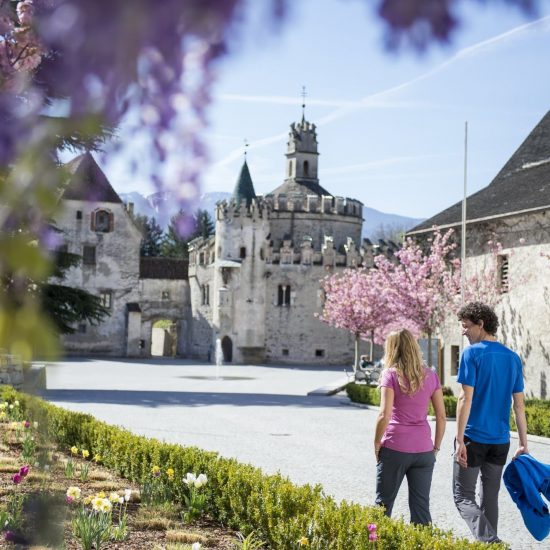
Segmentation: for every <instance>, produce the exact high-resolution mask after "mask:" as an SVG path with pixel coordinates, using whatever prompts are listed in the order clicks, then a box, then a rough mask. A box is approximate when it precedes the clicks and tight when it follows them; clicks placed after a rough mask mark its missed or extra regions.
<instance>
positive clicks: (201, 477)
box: [195, 474, 208, 489]
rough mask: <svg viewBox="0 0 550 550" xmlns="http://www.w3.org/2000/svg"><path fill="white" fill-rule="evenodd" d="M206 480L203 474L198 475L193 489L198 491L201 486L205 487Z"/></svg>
mask: <svg viewBox="0 0 550 550" xmlns="http://www.w3.org/2000/svg"><path fill="white" fill-rule="evenodd" d="M207 482H208V478H207V477H206V476H205V475H204V474H199V477H198V478H197V479H196V481H195V487H196V488H197V489H199V488H200V487H202V486H203V485H206V483H207Z"/></svg>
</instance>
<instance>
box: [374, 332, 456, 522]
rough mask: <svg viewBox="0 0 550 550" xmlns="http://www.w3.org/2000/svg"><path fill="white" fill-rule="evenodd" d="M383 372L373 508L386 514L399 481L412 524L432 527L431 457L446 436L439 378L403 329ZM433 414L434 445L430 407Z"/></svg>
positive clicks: (392, 339)
mask: <svg viewBox="0 0 550 550" xmlns="http://www.w3.org/2000/svg"><path fill="white" fill-rule="evenodd" d="M384 352H385V353H384V365H386V368H385V369H384V371H383V372H382V375H381V377H380V393H381V400H380V414H379V415H378V419H377V421H376V432H375V435H374V453H375V455H376V462H377V466H376V504H377V505H379V506H384V507H385V509H386V515H387V516H390V515H391V512H392V508H393V503H394V501H395V497H396V496H397V492H398V491H399V487H400V486H401V482H402V481H403V478H404V477H405V476H407V483H408V485H409V510H410V513H411V522H412V523H417V524H421V525H427V524H428V523H431V521H432V518H431V515H430V486H431V483H432V473H433V469H434V464H435V458H436V455H437V452H438V451H439V446H440V444H441V440H442V439H443V434H444V432H445V405H444V403H443V393H442V391H441V386H440V384H439V379H438V378H437V374H436V373H435V372H434V371H432V370H431V369H429V368H428V367H427V366H426V365H425V364H424V362H423V360H422V353H421V351H420V348H419V346H418V343H417V342H416V340H415V339H414V337H413V335H412V334H411V333H410V332H409V331H408V330H406V329H402V330H398V331H396V332H392V333H391V334H389V335H388V337H387V339H386V342H385V347H384ZM430 401H431V402H432V404H433V406H434V410H435V416H436V424H435V438H434V441H433V442H432V437H431V430H430V426H429V424H428V419H427V416H428V407H429V404H430Z"/></svg>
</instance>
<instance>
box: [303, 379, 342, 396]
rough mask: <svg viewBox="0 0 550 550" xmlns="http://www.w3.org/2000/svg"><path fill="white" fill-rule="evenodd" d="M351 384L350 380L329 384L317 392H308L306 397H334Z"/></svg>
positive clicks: (316, 390)
mask: <svg viewBox="0 0 550 550" xmlns="http://www.w3.org/2000/svg"><path fill="white" fill-rule="evenodd" d="M348 383H349V380H347V379H346V380H345V381H344V380H339V381H338V382H334V383H333V384H327V385H326V386H321V387H320V388H317V389H315V390H311V391H309V392H307V394H306V395H311V396H326V395H334V394H335V393H338V392H341V391H342V390H343V389H344V388H345V387H346V386H347V385H348Z"/></svg>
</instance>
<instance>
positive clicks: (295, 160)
mask: <svg viewBox="0 0 550 550" xmlns="http://www.w3.org/2000/svg"><path fill="white" fill-rule="evenodd" d="M317 146H318V143H317V132H316V129H315V124H311V123H309V122H308V121H307V120H306V119H305V117H304V116H302V120H301V121H300V122H298V123H296V122H293V123H292V124H291V125H290V133H289V136H288V143H287V151H286V179H285V183H286V184H287V186H288V185H289V184H292V183H295V184H303V185H305V186H306V187H310V186H313V187H315V186H317V185H319V176H318V166H319V160H318V159H319V152H318V151H317Z"/></svg>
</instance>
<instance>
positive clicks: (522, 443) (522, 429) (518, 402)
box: [512, 392, 529, 458]
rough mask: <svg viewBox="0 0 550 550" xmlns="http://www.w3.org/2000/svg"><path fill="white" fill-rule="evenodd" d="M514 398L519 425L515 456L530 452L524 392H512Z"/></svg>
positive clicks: (515, 413) (517, 424)
mask: <svg viewBox="0 0 550 550" xmlns="http://www.w3.org/2000/svg"><path fill="white" fill-rule="evenodd" d="M512 398H513V400H514V417H515V419H516V426H517V427H518V437H519V445H518V448H517V450H516V452H515V453H514V458H517V457H518V456H519V455H522V454H529V449H528V448H527V418H525V398H524V396H523V392H518V393H514V394H512Z"/></svg>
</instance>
